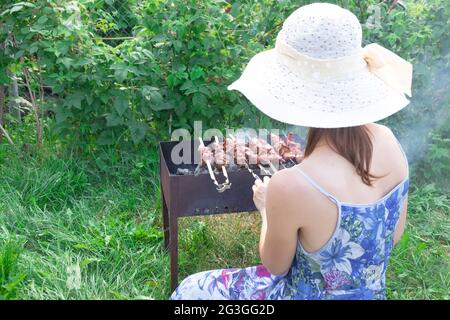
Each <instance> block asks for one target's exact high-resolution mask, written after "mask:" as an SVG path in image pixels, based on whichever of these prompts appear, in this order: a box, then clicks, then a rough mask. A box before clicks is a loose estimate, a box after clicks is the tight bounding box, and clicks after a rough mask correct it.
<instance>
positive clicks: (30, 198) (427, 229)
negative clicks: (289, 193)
mask: <svg viewBox="0 0 450 320" xmlns="http://www.w3.org/2000/svg"><path fill="white" fill-rule="evenodd" d="M47 148H54V147H50V146H47ZM93 159H95V160H93ZM157 168H158V165H157V154H156V150H154V149H153V150H149V151H148V152H143V153H142V155H140V156H133V157H132V156H124V155H122V156H119V155H117V153H116V152H113V151H105V152H103V153H102V152H98V153H97V155H96V157H95V158H93V155H87V156H86V155H85V156H84V157H80V156H77V157H75V156H72V155H70V154H61V153H59V152H58V151H57V150H55V149H51V150H44V151H40V152H35V151H34V150H31V151H30V150H29V151H27V152H24V151H20V152H17V151H14V150H12V149H11V148H10V147H9V146H7V145H5V144H0V179H1V183H0V199H1V201H0V285H1V288H0V297H1V298H6V299H146V298H148V299H166V298H167V297H168V296H169V295H170V289H169V279H170V271H169V257H168V254H167V252H166V251H165V249H164V246H163V235H162V232H161V224H162V223H161V215H160V199H159V189H158V181H157V174H158V171H157ZM449 211H450V204H449V199H448V194H445V193H444V191H442V190H438V188H436V187H434V186H433V185H428V186H426V187H420V188H418V187H413V188H412V192H411V195H410V206H409V217H408V225H407V229H406V232H405V236H404V237H403V239H402V241H401V243H400V244H399V245H398V246H397V247H396V248H395V249H394V252H393V256H392V259H391V265H390V267H389V269H388V279H387V284H388V296H389V298H392V299H448V298H449V288H450V277H449V253H450V250H449V244H450V230H449V229H450V223H449V221H450V220H449ZM259 227H260V219H259V215H258V214H257V213H243V214H238V215H219V216H213V217H211V216H209V217H200V218H183V219H181V221H180V230H181V231H180V232H181V236H180V265H181V266H180V279H181V278H182V277H184V276H187V275H188V274H191V273H194V272H198V271H202V270H206V269H214V268H224V267H244V266H249V265H254V264H258V263H259V256H258V252H257V244H258V237H259ZM78 268H79V271H80V286H79V287H76V286H75V287H74V286H73V282H71V280H73V279H74V277H75V278H76V272H75V273H74V271H73V270H76V269H78ZM71 283H72V284H71Z"/></svg>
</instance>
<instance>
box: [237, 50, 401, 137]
mask: <svg viewBox="0 0 450 320" xmlns="http://www.w3.org/2000/svg"><path fill="white" fill-rule="evenodd" d="M228 89H229V90H238V91H240V92H241V93H242V94H244V95H245V96H246V97H247V99H248V100H250V102H251V103H252V104H254V105H255V106H256V107H257V108H258V109H259V110H261V111H262V112H263V113H265V114H266V115H268V116H269V117H271V118H273V119H275V120H278V121H281V122H285V123H288V124H292V125H300V126H306V127H314V128H340V127H352V126H358V125H363V124H367V123H371V122H375V121H378V120H381V119H384V118H386V117H388V116H390V115H392V114H394V113H396V112H397V111H399V110H401V109H403V108H404V107H405V106H407V105H408V104H409V100H408V99H406V97H405V95H403V94H401V93H399V92H397V91H395V90H394V89H392V88H391V87H389V86H388V85H386V84H385V83H384V82H383V81H382V80H380V79H379V78H378V77H376V76H375V75H374V74H372V73H371V72H370V71H369V70H368V68H366V69H364V70H363V71H360V72H358V73H356V74H349V75H348V77H345V79H338V80H320V79H317V80H316V79H314V80H311V79H305V78H302V77H301V75H299V74H297V73H295V72H291V71H290V70H289V69H288V68H287V67H286V66H285V65H283V64H282V63H281V62H280V61H279V60H278V59H277V53H276V51H275V50H274V49H271V50H267V51H263V52H261V53H258V54H257V55H255V56H254V57H253V58H252V59H251V60H250V62H249V63H248V65H247V67H246V68H245V70H244V72H243V74H242V76H241V77H240V78H239V79H238V80H236V81H235V82H234V83H233V84H231V85H230V86H229V87H228Z"/></svg>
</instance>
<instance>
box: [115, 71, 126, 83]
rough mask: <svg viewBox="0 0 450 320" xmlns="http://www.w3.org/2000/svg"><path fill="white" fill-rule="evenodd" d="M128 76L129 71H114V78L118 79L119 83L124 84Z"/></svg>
mask: <svg viewBox="0 0 450 320" xmlns="http://www.w3.org/2000/svg"><path fill="white" fill-rule="evenodd" d="M127 76H128V70H127V69H116V71H114V77H115V78H116V80H117V82H123V80H125V79H126V78H127Z"/></svg>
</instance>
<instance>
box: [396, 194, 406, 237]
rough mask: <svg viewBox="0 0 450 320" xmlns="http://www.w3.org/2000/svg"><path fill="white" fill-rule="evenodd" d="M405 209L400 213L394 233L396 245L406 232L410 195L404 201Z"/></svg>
mask: <svg viewBox="0 0 450 320" xmlns="http://www.w3.org/2000/svg"><path fill="white" fill-rule="evenodd" d="M403 201H404V203H403V209H402V212H401V213H400V217H399V218H398V223H397V227H396V228H395V231H394V245H395V244H397V242H399V241H400V239H401V238H402V235H403V231H405V224H406V211H407V210H408V194H407V195H406V197H405V200H403Z"/></svg>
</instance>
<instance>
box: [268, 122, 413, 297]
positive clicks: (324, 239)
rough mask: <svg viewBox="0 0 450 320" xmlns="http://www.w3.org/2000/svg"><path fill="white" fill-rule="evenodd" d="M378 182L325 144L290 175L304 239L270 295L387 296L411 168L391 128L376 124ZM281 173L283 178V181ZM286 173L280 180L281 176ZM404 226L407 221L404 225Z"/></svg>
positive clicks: (292, 202)
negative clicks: (368, 181) (388, 272)
mask: <svg viewBox="0 0 450 320" xmlns="http://www.w3.org/2000/svg"><path fill="white" fill-rule="evenodd" d="M370 131H371V133H372V135H373V141H372V142H373V157H372V168H373V171H372V170H371V173H372V174H373V175H375V176H380V178H379V179H377V180H375V182H374V183H373V186H368V185H366V184H364V183H363V182H362V181H361V177H360V176H359V175H358V174H357V173H356V172H355V169H354V167H353V166H352V165H351V164H350V163H348V161H347V160H345V159H344V158H342V157H341V156H339V155H338V154H337V153H335V152H334V151H332V150H331V149H330V148H329V147H327V146H326V145H324V146H323V147H320V148H318V149H317V150H319V151H317V152H316V151H314V152H313V153H312V154H311V155H310V156H309V157H308V158H306V159H305V160H304V162H303V163H302V164H301V165H298V166H296V167H295V168H292V169H290V170H286V171H285V172H284V173H283V178H286V179H289V180H286V181H285V182H286V184H288V188H289V189H290V190H292V194H293V193H295V192H296V191H295V190H301V192H299V193H298V194H297V196H295V197H293V196H292V194H291V196H290V197H287V199H286V206H287V208H288V209H287V210H289V207H291V208H293V207H296V209H294V210H297V212H298V216H297V217H296V218H298V220H297V221H293V222H292V223H294V224H295V223H296V224H298V225H299V226H301V228H300V227H299V241H298V246H297V249H296V253H295V257H294V260H293V262H292V266H291V268H290V269H289V272H288V273H287V274H286V275H283V277H284V279H285V280H284V281H282V282H287V284H286V283H284V284H282V285H281V284H279V285H278V288H274V290H272V291H271V293H270V294H269V298H273V299H276V298H277V297H284V298H285V297H290V298H300V299H303V298H306V299H334V298H338V299H349V298H363V299H367V298H384V294H385V285H384V277H385V271H386V267H387V265H388V261H389V256H390V252H391V250H392V247H393V245H394V238H396V237H395V231H396V230H395V229H396V227H397V225H400V224H401V223H402V222H403V221H404V219H402V220H401V223H400V224H399V223H398V221H399V218H400V216H401V215H402V212H403V215H404V214H405V213H406V211H405V210H403V209H406V208H404V203H405V200H406V197H407V191H408V167H407V162H406V161H405V157H404V155H403V153H402V150H401V147H399V144H398V142H397V140H396V138H395V137H394V136H393V135H392V133H391V132H390V130H389V129H388V128H386V127H383V126H379V125H374V124H372V125H370ZM283 178H281V179H283ZM278 179H280V178H278ZM402 227H403V226H400V228H398V229H401V228H402Z"/></svg>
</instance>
